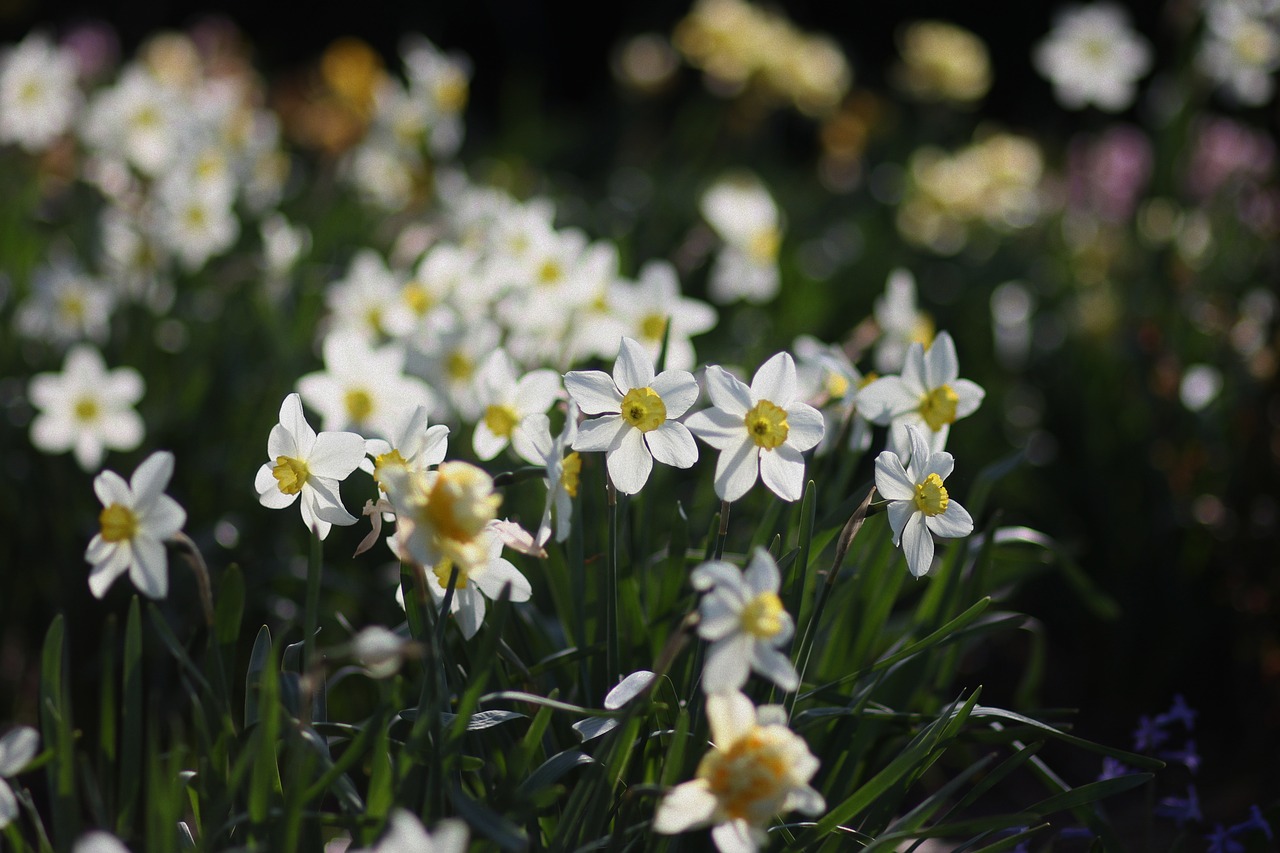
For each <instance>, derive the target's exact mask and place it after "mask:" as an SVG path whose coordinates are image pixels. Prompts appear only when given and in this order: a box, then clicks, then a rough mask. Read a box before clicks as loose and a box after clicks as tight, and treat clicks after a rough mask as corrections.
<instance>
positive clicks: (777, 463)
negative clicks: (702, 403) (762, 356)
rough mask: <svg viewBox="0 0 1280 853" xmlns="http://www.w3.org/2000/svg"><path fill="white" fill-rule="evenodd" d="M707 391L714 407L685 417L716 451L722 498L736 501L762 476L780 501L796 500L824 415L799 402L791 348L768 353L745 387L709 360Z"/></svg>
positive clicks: (801, 487) (691, 426) (717, 481)
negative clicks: (805, 466) (769, 356)
mask: <svg viewBox="0 0 1280 853" xmlns="http://www.w3.org/2000/svg"><path fill="white" fill-rule="evenodd" d="M706 383H707V393H708V394H709V395H710V396H711V403H712V405H713V407H714V408H710V409H704V410H702V411H701V412H696V413H695V414H693V415H691V416H690V417H689V419H688V421H686V423H687V424H688V426H689V429H690V430H691V431H692V432H693V434H694V435H696V436H697V437H698V438H700V439H702V440H703V441H705V442H706V443H707V444H709V445H711V446H712V447H714V448H715V449H717V450H719V451H720V458H719V459H718V460H717V461H716V475H715V487H716V494H717V495H719V496H720V499H721V500H725V501H736V500H737V499H738V498H740V497H742V496H743V495H745V494H746V493H747V492H748V491H750V490H751V487H752V486H754V485H755V483H756V480H757V479H761V480H764V484H765V485H766V486H768V487H769V490H770V491H772V492H773V493H774V494H775V495H777V496H778V497H780V498H782V499H783V500H784V501H795V500H799V499H800V495H801V493H802V491H803V489H804V456H802V455H801V454H802V453H803V452H804V451H806V450H809V449H811V448H813V447H814V446H816V445H817V444H818V442H819V441H821V440H822V435H823V422H822V415H821V414H820V413H819V412H818V410H817V409H815V408H813V406H810V405H809V404H807V403H802V402H800V401H799V400H798V399H797V398H798V396H799V391H800V389H799V386H798V384H797V382H796V364H795V362H794V361H793V360H792V358H791V355H790V354H789V353H785V352H780V353H778V354H777V355H775V356H773V357H772V358H770V359H769V360H768V361H766V362H765V363H764V364H762V365H760V369H759V370H757V371H756V375H755V376H753V377H752V379H751V385H750V386H748V385H747V384H746V383H744V382H743V381H742V380H740V379H738V378H737V377H735V376H732V375H731V374H730V373H729V372H728V371H726V370H725V369H724V368H722V367H719V366H718V365H714V364H713V365H711V366H710V367H708V368H707V374H706Z"/></svg>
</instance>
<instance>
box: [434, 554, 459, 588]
mask: <svg viewBox="0 0 1280 853" xmlns="http://www.w3.org/2000/svg"><path fill="white" fill-rule="evenodd" d="M455 566H456V567H457V569H458V579H457V580H456V581H454V584H453V588H454V589H466V586H467V570H466V569H464V568H463V567H462V566H461V565H459V564H458V563H455V562H454V561H453V560H450V559H449V558H448V557H445V558H444V559H443V560H441V561H440V562H438V563H436V567H435V568H434V569H432V570H431V571H432V572H434V573H435V576H436V580H438V581H440V586H441V587H442V588H443V589H448V588H449V578H450V576H452V575H453V570H454V567H455Z"/></svg>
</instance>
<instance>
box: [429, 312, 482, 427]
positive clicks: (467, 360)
mask: <svg viewBox="0 0 1280 853" xmlns="http://www.w3.org/2000/svg"><path fill="white" fill-rule="evenodd" d="M501 338H502V330H501V329H500V328H499V327H498V325H497V324H496V323H493V322H492V321H489V320H485V319H473V320H463V319H462V318H461V317H456V318H455V319H453V320H450V321H449V322H448V324H447V326H446V327H444V328H442V329H432V330H431V331H430V332H429V333H427V334H421V335H419V336H415V337H414V339H413V343H414V346H413V348H412V349H411V350H410V360H409V365H408V367H409V372H410V373H413V374H414V375H415V376H421V377H423V378H424V379H426V380H427V382H429V383H430V384H431V387H432V388H433V389H435V390H436V391H438V392H439V395H438V396H440V397H443V398H445V399H446V400H448V402H449V408H450V409H451V410H452V412H453V413H454V414H455V415H456V416H457V417H458V418H460V419H461V420H464V421H468V422H475V421H476V420H478V419H479V418H480V416H481V415H482V414H484V407H483V406H482V405H481V404H480V398H479V396H478V395H477V394H476V392H475V380H476V374H477V372H478V371H479V369H480V364H481V363H482V362H483V361H484V359H485V357H486V356H487V355H488V354H489V353H491V352H493V351H494V350H495V349H496V348H497V347H498V343H499V341H500V340H501ZM437 414H443V412H440V411H439V410H437Z"/></svg>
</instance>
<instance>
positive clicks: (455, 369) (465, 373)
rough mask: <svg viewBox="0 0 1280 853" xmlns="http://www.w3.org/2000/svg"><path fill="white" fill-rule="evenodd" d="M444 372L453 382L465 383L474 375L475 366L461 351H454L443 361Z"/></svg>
mask: <svg viewBox="0 0 1280 853" xmlns="http://www.w3.org/2000/svg"><path fill="white" fill-rule="evenodd" d="M444 369H445V372H446V373H448V374H449V378H450V379H452V380H453V381H455V382H466V381H467V380H468V379H470V378H471V374H473V373H475V371H476V365H475V362H473V361H472V360H471V359H470V358H468V357H467V354H466V353H465V352H463V351H462V350H454V351H453V352H451V353H449V357H448V358H447V359H446V360H445V367H444Z"/></svg>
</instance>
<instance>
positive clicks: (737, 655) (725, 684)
mask: <svg viewBox="0 0 1280 853" xmlns="http://www.w3.org/2000/svg"><path fill="white" fill-rule="evenodd" d="M689 580H690V582H691V583H692V584H693V588H694V589H696V590H701V591H702V592H704V593H705V594H704V595H703V596H702V602H701V603H700V604H699V607H698V615H699V616H700V617H701V619H700V620H699V622H698V636H699V637H702V639H704V640H708V641H709V642H710V643H711V648H710V650H709V651H708V652H707V663H706V666H704V667H703V669H702V689H703V690H704V691H705V692H706V693H708V694H719V693H733V692H736V691H738V690H741V689H742V685H744V684H746V683H747V674H748V670H755V671H756V672H758V673H760V674H761V675H763V676H764V677H765V678H767V679H769V680H770V681H772V682H773V683H774V684H776V685H778V686H779V687H781V688H782V689H783V690H786V691H792V690H795V689H796V688H797V687H799V686H800V675H799V674H798V673H797V672H796V668H795V667H794V666H792V665H791V661H790V660H789V659H788V658H787V656H786V655H784V654H783V653H782V652H780V651H779V650H778V646H781V645H782V644H783V643H785V642H787V641H788V640H790V639H791V635H792V633H794V631H795V623H794V622H792V621H791V614H789V613H787V611H786V610H785V609H783V606H782V599H781V598H779V597H778V585H779V583H781V580H782V579H781V576H780V575H779V574H778V564H777V563H775V562H774V561H773V557H771V556H769V552H768V551H766V550H765V549H763V548H757V549H756V550H755V552H754V553H752V555H751V561H750V562H749V563H748V564H747V570H746V572H745V573H744V572H740V571H738V569H737V567H736V566H734V565H733V564H732V563H725V562H710V563H703V564H702V565H700V566H698V567H697V568H696V569H694V570H693V574H692V575H690V577H689Z"/></svg>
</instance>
